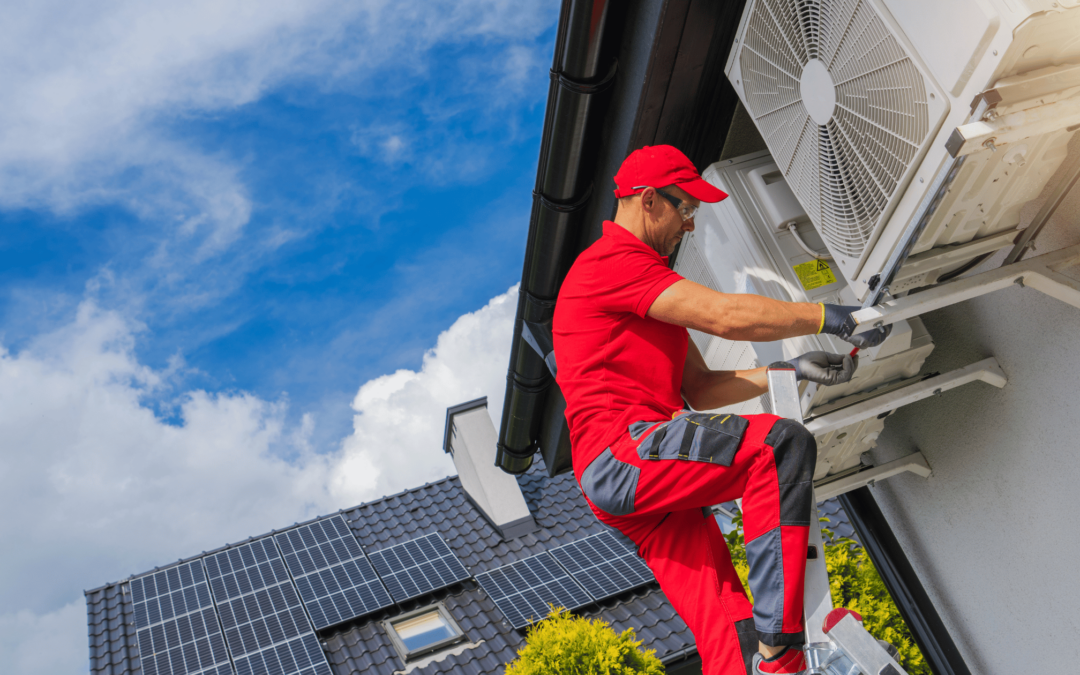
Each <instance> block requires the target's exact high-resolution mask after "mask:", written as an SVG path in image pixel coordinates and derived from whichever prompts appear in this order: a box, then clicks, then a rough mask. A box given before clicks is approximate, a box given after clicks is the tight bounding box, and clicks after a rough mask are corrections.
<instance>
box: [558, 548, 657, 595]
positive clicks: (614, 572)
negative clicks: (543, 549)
mask: <svg viewBox="0 0 1080 675" xmlns="http://www.w3.org/2000/svg"><path fill="white" fill-rule="evenodd" d="M549 552H550V553H551V556H552V557H553V558H555V560H557V561H558V563H559V564H560V565H562V566H563V567H565V568H566V571H568V572H570V574H571V575H572V576H573V577H574V580H575V581H577V582H578V583H580V584H581V585H582V586H584V587H585V590H586V591H588V592H589V595H591V596H592V597H593V598H594V599H596V600H603V599H604V598H607V597H610V596H612V595H616V594H618V593H622V592H623V591H628V590H630V589H631V588H636V587H638V586H640V585H642V584H647V583H649V582H650V581H653V580H654V577H653V574H652V572H651V571H649V567H648V566H647V565H646V564H645V561H644V560H642V559H641V558H639V557H638V555H637V551H636V550H634V548H633V545H632V544H631V543H629V542H627V541H626V540H625V539H622V538H620V537H617V536H616V535H615V534H614V533H613V532H602V533H600V534H594V535H593V536H591V537H586V538H585V539H579V540H577V541H575V542H571V543H569V544H565V545H563V546H559V547H558V548H553V549H551V551H549Z"/></svg>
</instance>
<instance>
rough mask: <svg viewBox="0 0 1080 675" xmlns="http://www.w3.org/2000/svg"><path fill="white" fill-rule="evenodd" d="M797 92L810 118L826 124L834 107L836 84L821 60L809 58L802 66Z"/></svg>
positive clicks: (822, 124)
mask: <svg viewBox="0 0 1080 675" xmlns="http://www.w3.org/2000/svg"><path fill="white" fill-rule="evenodd" d="M799 92H800V93H801V94H802V100H803V105H805V106H806V112H807V113H809V114H810V119H812V120H814V122H816V123H817V124H818V125H820V126H825V125H826V124H828V123H829V120H831V119H832V116H833V111H834V110H835V109H836V85H835V84H833V79H832V75H830V74H829V69H828V68H826V67H825V64H824V63H823V62H821V61H819V60H818V59H810V61H808V62H807V64H806V65H805V66H803V71H802V78H801V79H800V80H799Z"/></svg>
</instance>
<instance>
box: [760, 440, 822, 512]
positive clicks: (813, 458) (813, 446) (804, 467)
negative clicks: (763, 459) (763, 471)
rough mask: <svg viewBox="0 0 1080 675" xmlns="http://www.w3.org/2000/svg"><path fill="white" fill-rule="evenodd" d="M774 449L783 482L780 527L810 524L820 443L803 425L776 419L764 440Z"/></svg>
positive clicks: (781, 487) (777, 471) (779, 477)
mask: <svg viewBox="0 0 1080 675" xmlns="http://www.w3.org/2000/svg"><path fill="white" fill-rule="evenodd" d="M765 444H766V445H768V446H769V447H771V448H772V452H773V459H774V461H775V462H776V475H777V478H778V479H779V483H780V486H779V487H780V524H781V525H809V524H810V511H811V509H810V507H811V505H812V504H811V502H813V495H814V467H815V466H816V464H817V442H816V441H815V440H814V436H813V434H811V433H810V432H809V431H807V430H806V427H804V426H803V425H802V424H800V423H798V422H796V421H794V420H788V419H781V420H777V422H776V424H775V425H774V426H773V428H772V431H770V432H769V435H768V436H767V437H766V439H765Z"/></svg>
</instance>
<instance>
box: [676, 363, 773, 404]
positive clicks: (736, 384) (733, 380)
mask: <svg viewBox="0 0 1080 675" xmlns="http://www.w3.org/2000/svg"><path fill="white" fill-rule="evenodd" d="M766 370H767V369H766V368H754V369H753V370H712V371H709V372H707V373H699V374H697V375H696V377H694V378H693V381H692V382H684V384H683V392H682V393H683V396H684V397H685V398H686V402H687V403H689V404H690V407H692V408H693V409H694V410H714V409H716V408H722V407H724V406H728V405H734V404H736V403H742V402H743V401H749V400H750V399H754V398H757V397H758V396H761V395H762V394H764V393H765V392H766V391H768V390H769V380H768V376H767V375H766Z"/></svg>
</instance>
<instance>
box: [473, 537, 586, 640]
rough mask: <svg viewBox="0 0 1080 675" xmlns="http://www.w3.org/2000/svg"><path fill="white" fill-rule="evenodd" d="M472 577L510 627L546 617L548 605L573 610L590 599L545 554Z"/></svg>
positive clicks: (516, 626) (523, 625)
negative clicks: (508, 622)
mask: <svg viewBox="0 0 1080 675" xmlns="http://www.w3.org/2000/svg"><path fill="white" fill-rule="evenodd" d="M476 580H477V581H479V582H480V586H482V587H483V589H484V591H485V592H486V593H487V594H488V596H490V597H491V599H492V600H493V601H494V602H495V604H496V605H497V606H498V608H499V609H500V610H501V611H502V613H503V614H504V615H505V616H506V618H507V620H509V621H510V625H511V626H513V627H514V628H524V627H525V626H527V625H529V622H530V620H540V619H543V618H544V617H546V616H547V615H548V612H550V611H551V610H550V608H549V607H548V605H549V604H552V605H555V606H556V607H565V608H567V609H577V608H578V607H581V606H582V605H587V604H589V603H590V602H592V598H590V597H589V594H588V593H586V592H585V589H583V588H582V587H581V586H579V585H578V584H577V582H575V581H574V580H573V578H571V577H570V575H569V574H567V573H566V570H564V569H563V568H561V567H559V565H558V563H556V562H555V560H554V559H553V558H552V557H551V556H549V555H548V554H547V553H541V554H539V555H534V556H532V557H531V558H525V559H524V560H518V561H517V562H514V563H510V564H509V565H505V566H503V567H500V568H498V569H494V570H492V571H490V572H484V573H482V574H477V575H476Z"/></svg>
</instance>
